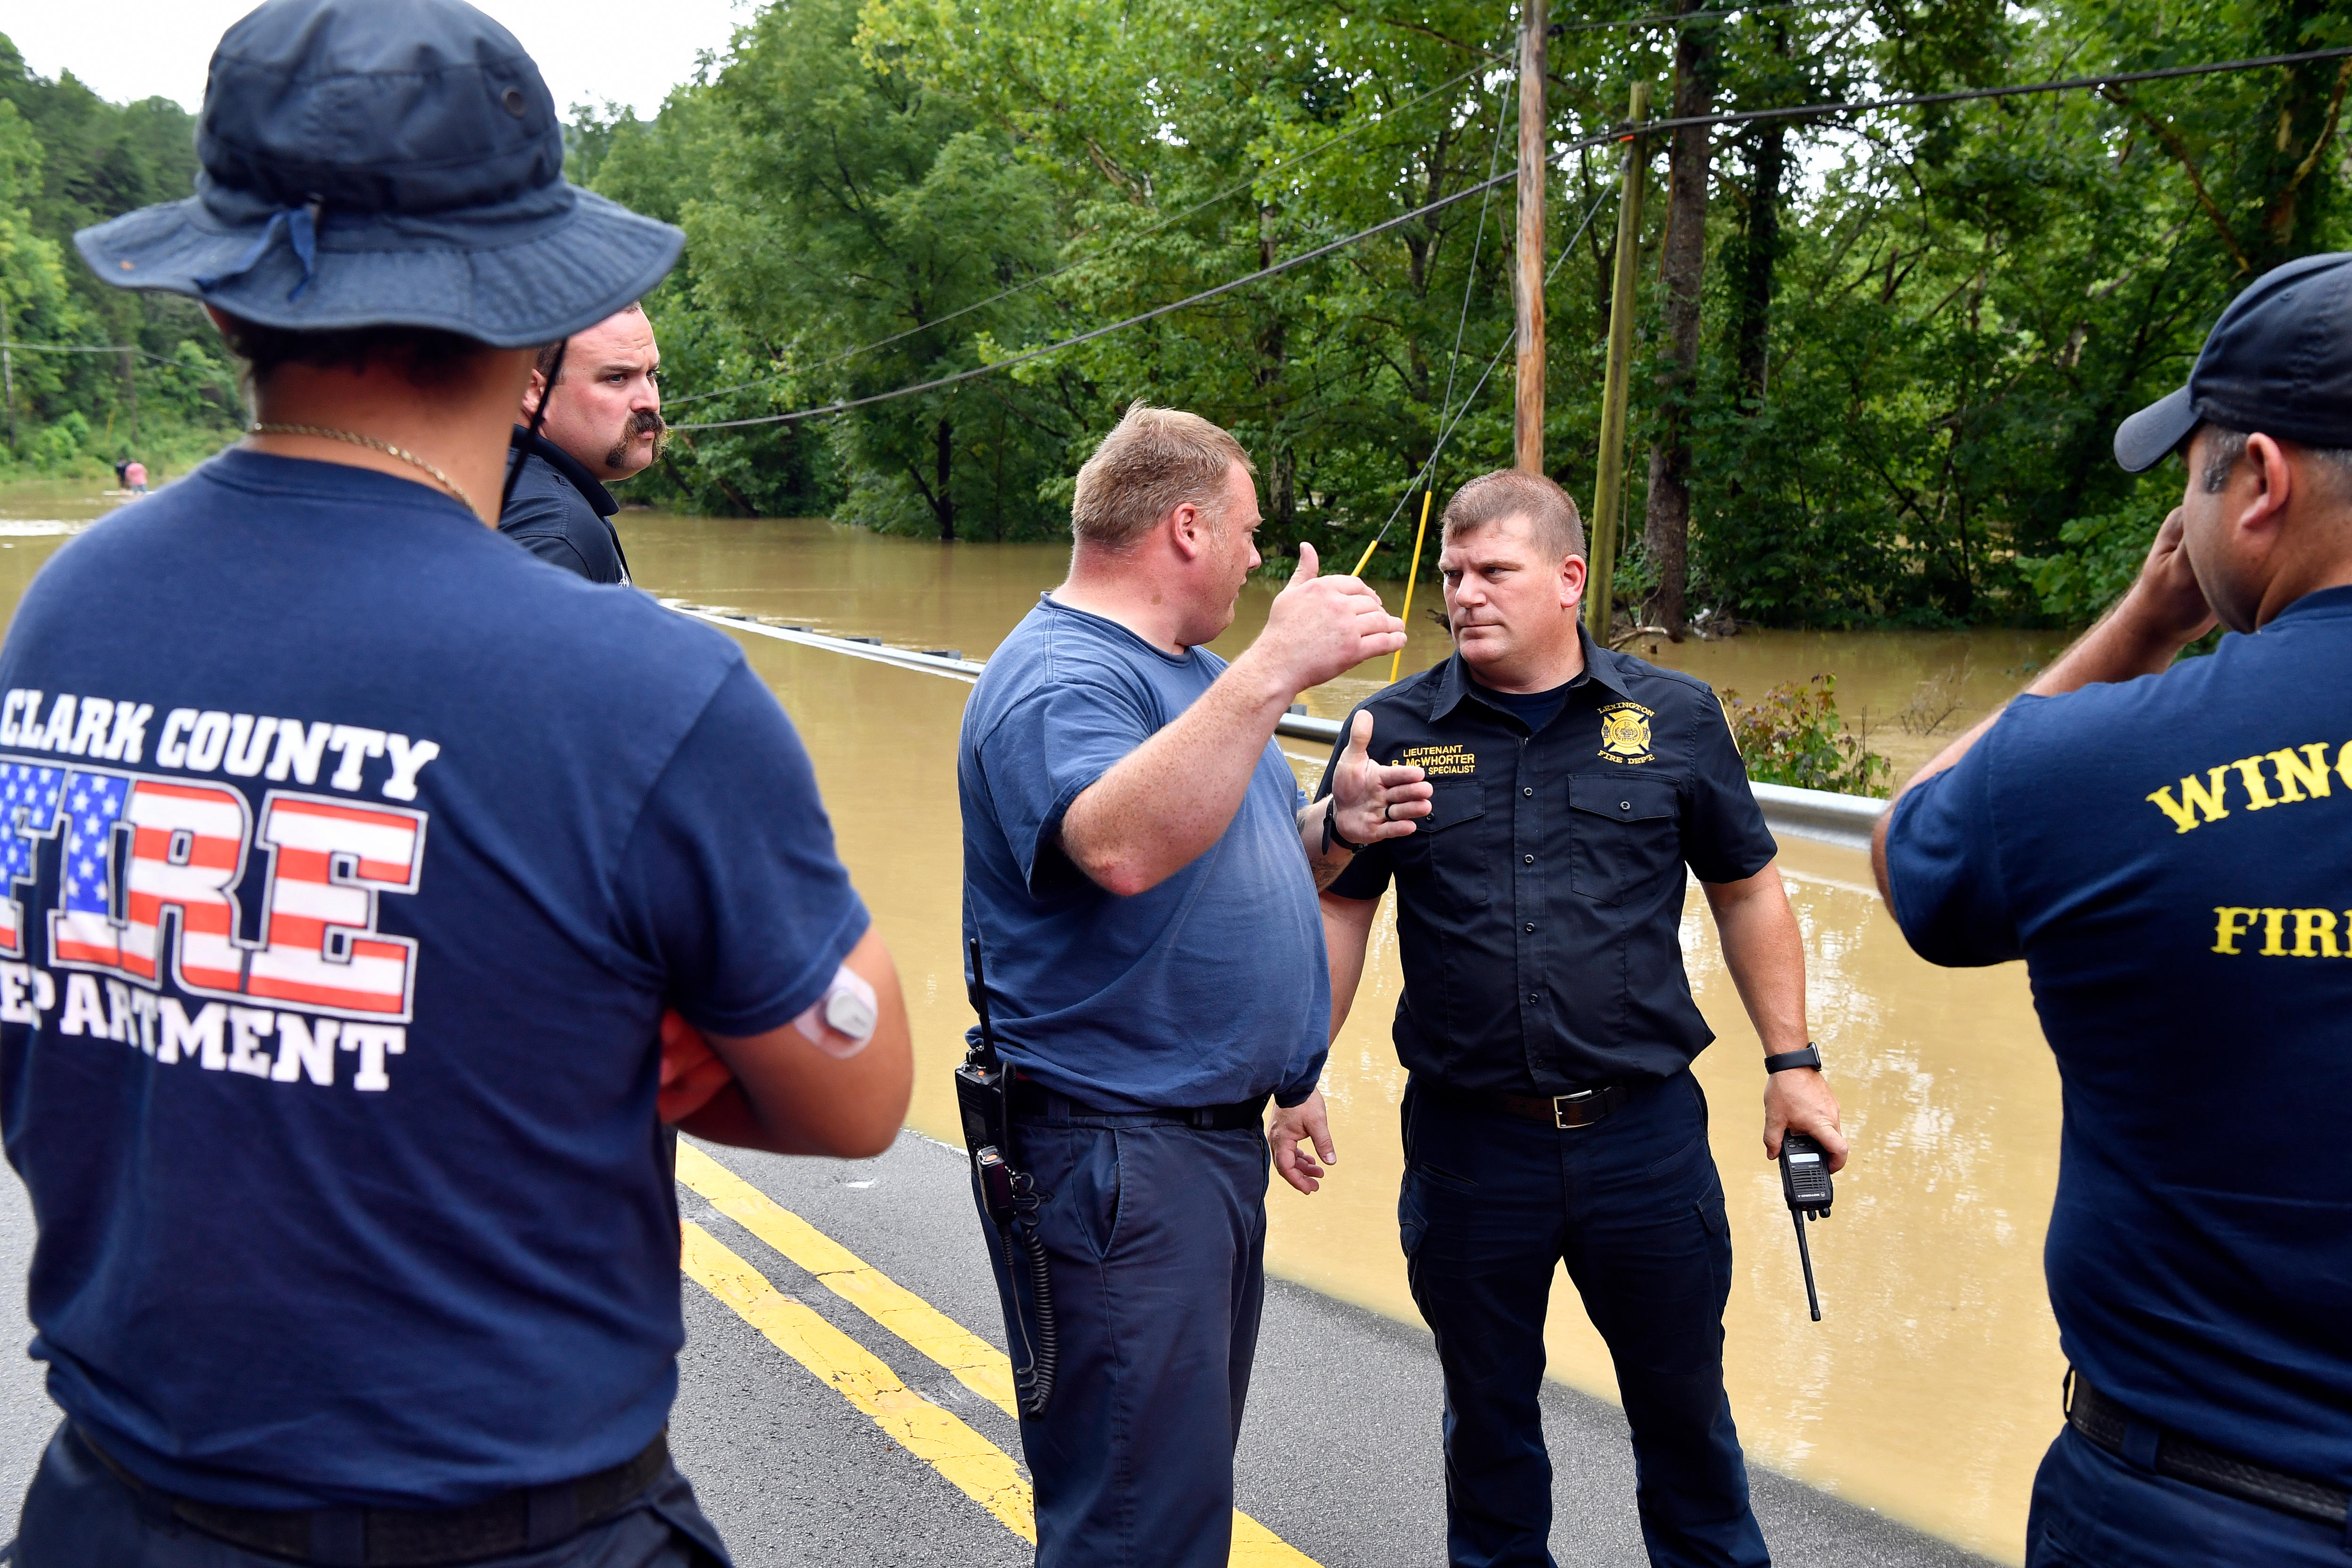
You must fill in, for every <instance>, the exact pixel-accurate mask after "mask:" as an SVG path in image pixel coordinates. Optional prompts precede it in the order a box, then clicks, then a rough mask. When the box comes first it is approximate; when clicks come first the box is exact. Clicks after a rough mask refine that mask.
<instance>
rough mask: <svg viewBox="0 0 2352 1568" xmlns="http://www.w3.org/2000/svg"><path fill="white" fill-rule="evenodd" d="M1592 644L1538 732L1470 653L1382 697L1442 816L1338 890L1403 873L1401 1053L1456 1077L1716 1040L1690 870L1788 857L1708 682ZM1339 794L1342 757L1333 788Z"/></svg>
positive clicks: (1378, 734) (1401, 759) (1394, 744)
mask: <svg viewBox="0 0 2352 1568" xmlns="http://www.w3.org/2000/svg"><path fill="white" fill-rule="evenodd" d="M1578 635H1579V636H1580V637H1582V640H1583V643H1584V664H1585V674H1584V675H1582V676H1580V677H1579V678H1578V679H1577V680H1576V681H1574V682H1573V683H1572V684H1571V686H1570V689H1569V692H1568V697H1567V700H1566V702H1565V703H1563V704H1562V705H1561V707H1560V709H1559V711H1558V712H1557V713H1556V714H1554V715H1553V716H1552V718H1551V720H1550V721H1549V722H1548V723H1546V724H1545V725H1544V726H1543V727H1542V728H1541V729H1540V730H1538V731H1533V732H1532V733H1531V732H1530V731H1528V727H1527V725H1526V724H1525V723H1524V722H1522V721H1520V720H1519V719H1518V718H1517V716H1515V715H1514V714H1512V713H1511V712H1509V711H1508V710H1507V708H1506V707H1505V706H1504V705H1502V704H1500V703H1497V702H1495V701H1494V700H1492V699H1493V696H1494V694H1493V693H1483V694H1482V692H1481V689H1479V688H1478V686H1477V685H1476V684H1475V682H1474V681H1473V680H1472V679H1470V674H1469V670H1468V668H1467V667H1466V666H1465V664H1464V663H1463V661H1462V658H1461V656H1460V655H1459V654H1456V655H1455V656H1454V658H1449V659H1447V660H1446V661H1445V662H1444V663H1443V664H1440V665H1438V666H1436V667H1435V668H1432V669H1428V670H1424V671H1423V673H1421V674H1419V675H1416V676H1413V677H1412V679H1407V680H1403V681H1400V682H1399V683H1398V684H1396V685H1394V686H1391V687H1390V688H1388V689H1386V690H1384V691H1381V692H1379V693H1377V694H1375V695H1374V696H1372V697H1371V698H1370V699H1368V700H1366V701H1365V702H1363V703H1362V704H1360V707H1362V708H1369V709H1370V710H1371V712H1372V742H1371V754H1372V756H1373V758H1374V760H1376V761H1378V762H1380V763H1389V764H1393V763H1413V764H1415V765H1417V766H1419V767H1421V768H1422V769H1423V770H1424V771H1425V772H1426V773H1428V775H1429V782H1430V784H1432V785H1433V788H1434V792H1435V794H1434V798H1433V803H1432V804H1433V807H1434V809H1433V812H1432V813H1431V815H1430V816H1425V817H1423V818H1422V819H1421V826H1420V827H1419V828H1418V829H1417V830H1416V831H1414V832H1413V833H1411V834H1409V835H1407V836H1405V837H1402V838H1391V839H1385V840H1382V841H1381V843H1378V844H1375V845H1373V846H1371V847H1369V848H1366V849H1364V850H1363V851H1361V852H1360V853H1359V854H1358V855H1357V856H1356V858H1355V859H1354V861H1353V862H1352V863H1351V864H1349V867H1348V868H1347V869H1346V870H1344V871H1342V872H1341V873H1340V874H1339V879H1337V880H1336V881H1334V882H1333V883H1332V884H1331V888H1330V890H1331V891H1332V892H1334V893H1337V894H1339V895H1341V896H1343V897H1346V898H1353V899H1376V898H1379V897H1380V896H1381V892H1382V891H1383V890H1384V889H1386V888H1387V887H1388V885H1389V882H1390V880H1391V879H1394V880H1395V882H1396V885H1397V932H1398V938H1399V942H1400V943H1401V945H1402V958H1403V963H1404V996H1403V998H1402V1001H1401V1002H1400V1003H1399V1004H1398V1006H1397V1016H1396V1046H1397V1055H1398V1056H1399V1057H1400V1058H1402V1060H1403V1062H1404V1065H1405V1067H1406V1068H1408V1069H1410V1070H1411V1071H1412V1073H1413V1074H1415V1075H1416V1076H1418V1077H1423V1078H1425V1079H1429V1080H1433V1081H1435V1082H1438V1083H1442V1084H1444V1085H1447V1086H1449V1087H1451V1088H1454V1089H1476V1090H1488V1091H1500V1092H1505V1093H1517V1094H1530V1093H1532V1094H1544V1095H1554V1094H1565V1093H1570V1092H1573V1091H1575V1090H1576V1089H1583V1088H1590V1087H1592V1086H1595V1085H1598V1084H1602V1083H1607V1082H1611V1081H1612V1080H1623V1079H1633V1080H1639V1079H1659V1078H1664V1077H1667V1076H1669V1075H1671V1074H1673V1073H1675V1072H1678V1071H1680V1070H1681V1069H1682V1068H1684V1067H1685V1065H1686V1064H1687V1063H1688V1062H1689V1061H1690V1059H1691V1058H1693V1057H1695V1056H1696V1055H1697V1054H1698V1053H1699V1052H1700V1051H1701V1050H1703V1049H1705V1048H1706V1044H1707V1042H1708V1041H1710V1040H1712V1039H1713V1038H1714V1037H1715V1036H1714V1033H1713V1031H1711V1030H1709V1029H1708V1028H1707V1026H1706V1020H1705V1019H1704V1018H1702V1017H1700V1016H1699V1012H1698V1006H1697V1005H1696V1003H1695V1002H1693V1001H1692V1000H1691V994H1690V981H1689V979H1688V977H1687V976H1686V975H1685V973H1683V953H1682V943H1681V941H1680V929H1681V925H1682V913H1683V894H1684V888H1685V881H1684V876H1683V868H1684V867H1685V865H1687V866H1688V867H1689V868H1690V869H1691V870H1692V871H1693V872H1695V873H1696V874H1697V876H1698V877H1699V879H1701V880H1702V881H1708V882H1733V881H1738V880H1739V879H1742V878H1746V877H1752V876H1754V875H1755V874H1756V873H1757V872H1759V871H1761V870H1762V869H1763V868H1765V867H1766V866H1767V865H1769V863H1770V862H1771V859H1772V857H1773V855H1774V853H1775V850H1776V846H1775V845H1774V844H1773V842H1772V836H1771V835H1770V834H1769V832H1767V831H1766V829H1765V826H1764V814H1763V812H1762V811H1761V810H1760V809H1759V807H1758V806H1757V804H1756V796H1755V795H1754V793H1753V792H1752V791H1750V790H1749V789H1748V773H1747V770H1746V769H1745V768H1743V767H1742V766H1741V764H1740V761H1739V753H1738V750H1737V749H1736V748H1735V747H1734V746H1733V745H1732V742H1731V731H1730V729H1729V727H1728V725H1727V724H1726V722H1725V721H1724V717H1723V710H1722V708H1721V707H1720V706H1719V705H1718V704H1717V701H1716V699H1715V693H1714V692H1713V691H1712V690H1710V689H1708V687H1707V685H1706V682H1704V681H1701V680H1695V679H1692V678H1691V677H1689V676H1687V675H1683V674H1680V673H1678V672H1677V671H1675V670H1671V669H1661V668H1658V667H1657V666H1655V665H1652V664H1645V663H1643V661H1642V660H1640V659H1638V658H1633V657H1632V656H1631V655H1627V654H1621V653H1612V652H1610V651H1609V650H1607V649H1604V648H1601V647H1597V646H1596V645H1595V644H1594V643H1593V641H1592V639H1591V637H1589V636H1586V635H1585V634H1584V633H1583V632H1582V631H1581V629H1580V631H1579V634H1578ZM1354 721H1355V715H1354V714H1353V713H1350V714H1349V716H1348V721H1347V723H1344V724H1342V725H1341V726H1340V734H1341V735H1342V737H1344V736H1345V735H1346V734H1347V732H1348V729H1349V725H1352V724H1353V723H1354ZM1341 743H1342V744H1344V743H1345V742H1344V739H1343V741H1342V742H1341ZM1337 755H1338V752H1337V749H1336V748H1335V750H1334V753H1333V757H1334V761H1336V760H1337ZM1330 788H1331V773H1330V769H1329V767H1328V766H1327V767H1326V768H1325V770H1324V774H1323V782H1322V784H1321V785H1320V786H1319V787H1318V791H1317V795H1318V798H1320V796H1321V795H1327V794H1328V793H1329V792H1330Z"/></svg>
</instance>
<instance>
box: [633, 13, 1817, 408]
mask: <svg viewBox="0 0 2352 1568" xmlns="http://www.w3.org/2000/svg"><path fill="white" fill-rule="evenodd" d="M1841 3H1843V0H1841ZM1489 69H1490V67H1487V66H1472V67H1471V68H1469V69H1468V70H1465V71H1464V72H1462V73H1461V74H1460V75H1458V76H1455V77H1454V78H1452V79H1449V80H1446V81H1442V82H1440V83H1438V84H1437V85H1436V86H1435V87H1433V88H1431V89H1429V90H1428V91H1426V92H1424V93H1423V94H1421V95H1420V96H1419V97H1417V98H1409V99H1407V100H1404V101H1403V102H1402V103H1400V104H1398V105H1397V106H1396V107H1395V108H1394V109H1391V110H1388V111H1387V112H1386V114H1385V115H1384V116H1383V117H1382V118H1381V119H1379V120H1367V121H1364V122H1363V123H1362V124H1361V125H1359V126H1357V127H1356V129H1354V130H1353V131H1349V132H1343V133H1342V134H1340V135H1338V136H1334V137H1332V138H1331V139H1330V140H1329V141H1328V142H1319V143H1318V144H1317V145H1315V146H1313V147H1310V148H1308V149H1307V150H1306V151H1305V152H1302V153H1293V154H1292V155H1291V156H1289V157H1287V158H1284V159H1280V160H1277V161H1276V162H1275V163H1269V164H1267V165H1266V166H1265V168H1263V169H1260V170H1259V171H1258V172H1257V173H1256V174H1252V175H1251V176H1250V177H1249V178H1248V179H1246V180H1244V181H1242V182H1240V183H1239V184H1233V185H1228V186H1226V187H1225V188H1224V189H1223V190H1222V191H1219V192H1217V193H1216V194H1215V195H1212V196H1208V197H1206V198H1204V199H1202V200H1201V201H1199V202H1195V203H1194V204H1193V205H1191V206H1189V207H1186V208H1185V209H1184V210H1183V211H1182V212H1180V213H1175V214H1172V215H1171V216H1167V217H1164V218H1161V219H1160V221H1159V222H1158V223H1155V224H1153V225H1151V226H1150V227H1148V228H1143V229H1139V230H1137V231H1136V232H1135V233H1133V234H1131V235H1125V236H1122V237H1121V239H1122V240H1123V241H1124V242H1125V243H1127V244H1130V245H1131V244H1133V243H1134V242H1136V241H1137V240H1140V239H1149V238H1150V237H1152V236H1153V235H1155V234H1158V233H1159V232H1160V230H1161V229H1164V228H1167V227H1168V226H1171V225H1172V224H1179V223H1182V222H1183V221H1184V220H1185V219H1186V218H1189V217H1193V216H1198V215H1199V214H1201V213H1203V212H1205V211H1207V210H1208V209H1209V208H1211V207H1213V206H1214V205H1217V204H1218V203H1219V202H1222V201H1228V200H1230V199H1232V198H1233V197H1234V196H1235V195H1240V194H1241V193H1242V192H1244V191H1246V190H1248V189H1249V188H1250V187H1251V186H1253V185H1255V184H1257V183H1258V182H1259V181H1260V180H1263V179H1265V178H1266V177H1267V176H1268V175H1270V174H1278V173H1280V172H1281V171H1282V170H1284V169H1287V168H1291V167H1294V166H1296V165H1297V164H1299V163H1308V162H1311V161H1313V160H1314V159H1317V158H1319V157H1321V156H1322V155H1323V154H1324V153H1328V152H1330V151H1331V150H1332V149H1333V148H1335V147H1342V146H1345V145H1346V144H1347V143H1349V142H1352V141H1354V140H1355V139H1356V138H1357V137H1359V136H1360V135H1362V134H1363V133H1364V132H1367V131H1370V130H1371V129H1373V128H1374V127H1375V126H1381V125H1385V124H1387V123H1388V122H1389V121H1391V120H1393V119H1394V118H1395V117H1396V116H1398V115H1400V114H1402V113H1403V112H1404V111H1405V110H1409V109H1418V108H1419V107H1421V105H1423V103H1426V102H1428V101H1429V100H1431V99H1433V98H1435V97H1436V96H1437V95H1438V94H1439V93H1441V92H1444V91H1446V90H1448V89H1452V88H1455V87H1459V86H1460V85H1461V84H1462V83H1464V82H1465V81H1467V80H1469V79H1471V78H1472V77H1474V76H1483V75H1485V74H1486V72H1487V71H1488V70H1489ZM1101 259H1103V258H1102V257H1101V256H1100V255H1095V256H1082V257H1080V258H1078V259H1077V260H1076V261H1069V262H1065V263H1063V264H1062V265H1061V266H1059V267H1056V268H1054V269H1053V270H1052V271H1050V272H1041V273H1039V274H1038V275H1037V276H1036V277H1034V278H1031V279H1025V280H1024V281H1022V282H1019V283H1015V284H1014V285H1013V287H1011V288H1010V289H999V290H998V291H997V292H996V293H993V294H991V295H990V296H989V297H988V298H987V299H985V300H978V301H976V302H974V303H972V304H970V305H966V306H964V307H963V308H962V309H961V310H950V311H949V312H948V313H947V314H946V315H944V316H941V317H940V318H939V319H938V320H937V321H925V322H923V323H922V324H921V325H920V326H915V327H908V329H907V330H906V331H903V332H893V333H891V334H890V335H889V336H888V337H887V338H877V339H876V340H875V341H874V342H870V343H861V344H859V345H858V346H857V347H856V348H854V349H846V350H844V351H843V352H842V353H837V354H835V355H834V356H833V357H832V358H831V359H824V360H819V361H818V362H817V363H814V364H813V365H809V366H806V367H805V368H803V369H799V370H786V371H779V372H777V373H776V374H773V375H763V376H760V377H757V378H755V379H753V380H751V381H744V382H738V383H736V384H734V385H733V386H722V387H720V388H719V389H718V390H717V391H716V392H697V393H691V394H689V395H687V396H685V397H679V398H674V399H672V400H671V403H670V406H671V407H673V408H683V407H684V406H685V405H688V404H689V403H700V402H702V401H704V400H705V399H707V398H712V397H724V396H726V395H728V394H729V393H730V392H748V391H750V390H751V388H752V387H755V386H768V385H772V384H774V383H776V382H779V381H784V380H788V379H790V378H792V377H793V376H799V375H814V374H816V373H817V372H818V371H821V370H829V369H831V368H832V367H833V366H835V365H837V364H842V363H846V362H847V361H850V360H853V359H856V357H857V356H858V355H860V354H866V353H873V352H874V351H875V350H877V349H886V348H888V347H889V346H890V345H891V344H892V343H896V342H905V341H906V340H907V339H908V338H911V337H914V336H916V335H918V334H919V333H922V332H928V331H935V330H936V329H938V328H940V327H943V326H945V325H947V324H948V323H949V322H950V321H954V320H955V319H956V318H957V317H959V316H969V315H971V313H972V312H973V311H974V310H985V309H986V308H987V307H989V306H991V305H993V304H995V303H997V302H998V301H999V300H1010V299H1011V298H1013V295H1015V294H1020V293H1024V292H1025V291H1027V290H1029V289H1034V288H1035V287H1037V285H1039V284H1040V283H1046V282H1051V281H1052V280H1053V279H1056V278H1059V277H1061V276H1062V275H1063V274H1064V273H1066V272H1073V271H1076V269H1077V268H1081V267H1085V266H1087V265H1088V264H1089V263H1091V262H1096V261H1100V260H1101Z"/></svg>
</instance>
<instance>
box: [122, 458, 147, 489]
mask: <svg viewBox="0 0 2352 1568" xmlns="http://www.w3.org/2000/svg"><path fill="white" fill-rule="evenodd" d="M122 488H123V489H127V490H129V491H130V492H131V494H132V495H135V496H143V495H145V494H146V493H147V465H146V464H144V463H142V462H141V461H140V460H139V459H138V458H131V461H129V462H127V463H125V464H123V465H122Z"/></svg>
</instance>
